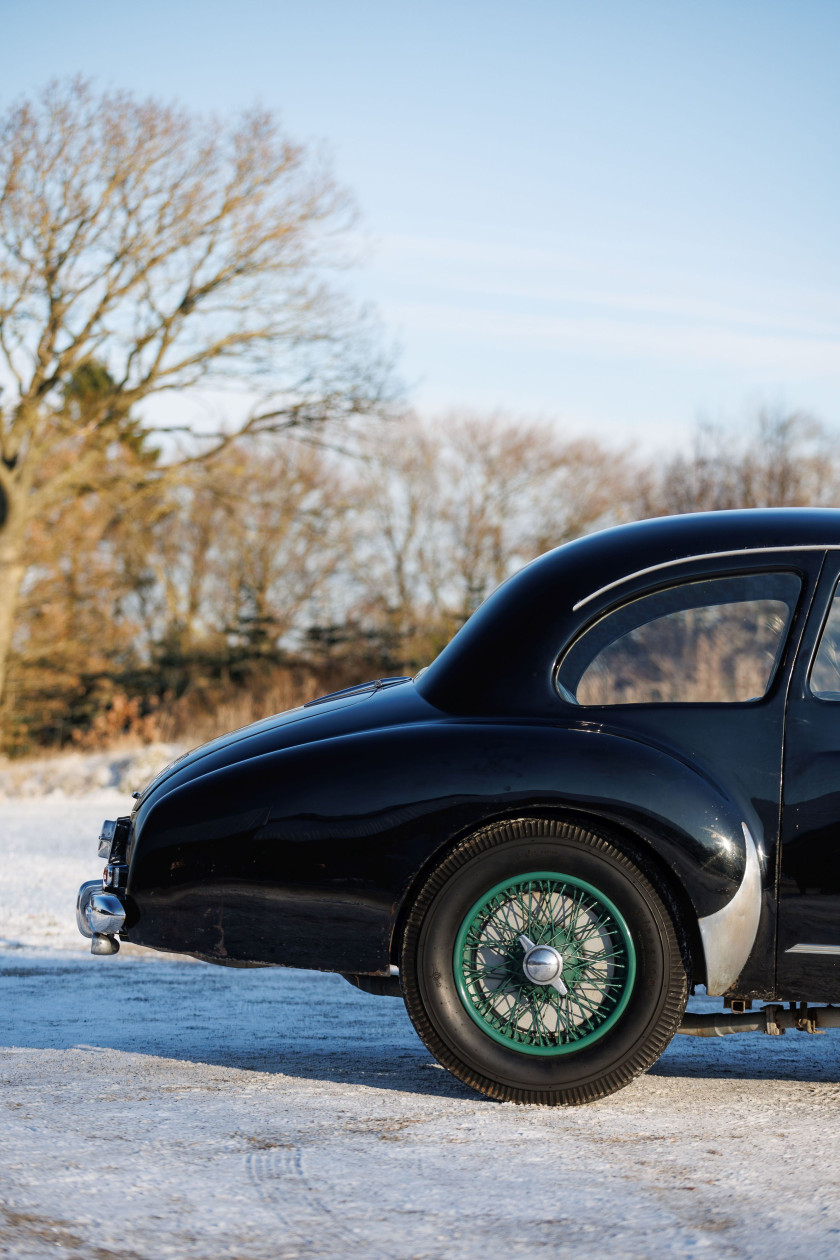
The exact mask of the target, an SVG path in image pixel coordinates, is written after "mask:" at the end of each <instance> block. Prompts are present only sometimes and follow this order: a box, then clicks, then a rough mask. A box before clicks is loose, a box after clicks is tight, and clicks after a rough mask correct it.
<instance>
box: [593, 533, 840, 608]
mask: <svg viewBox="0 0 840 1260" xmlns="http://www.w3.org/2000/svg"><path fill="white" fill-rule="evenodd" d="M787 551H840V543H797V544H796V546H793V547H785V546H784V545H783V544H779V545H778V546H777V547H739V548H738V549H737V550H736V551H706V552H703V553H702V554H701V555H698V556H679V557H678V558H677V559H676V560H661V561H660V562H659V564H651V565H648V567H647V568H646V569H636V571H635V572H634V573H627V574H625V575H624V577H620V578H616V579H615V581H614V582H608V583H607V585H606V586H599V587H598V590H597V591H593V592H592V594H591V595H586V596H584V598H583V599H579V600H578V602H577V603H576V604H573V605H572V612H577V611H578V609H580V608H583V607H585V605H586V604H589V603H591V602H592V600H593V599H597V598H598V596H599V595H606V593H607V591H612V590H615V588H616V587H617V586H623V585H624V583H625V582H632V581H633V578H638V577H644V576H645V574H647V573H656V572H657V571H658V570H659V569H673V568H675V567H676V566H677V565H680V564H691V563H692V561H694V560H726V559H732V558H734V557H735V556H760V555H773V553H774V552H787Z"/></svg>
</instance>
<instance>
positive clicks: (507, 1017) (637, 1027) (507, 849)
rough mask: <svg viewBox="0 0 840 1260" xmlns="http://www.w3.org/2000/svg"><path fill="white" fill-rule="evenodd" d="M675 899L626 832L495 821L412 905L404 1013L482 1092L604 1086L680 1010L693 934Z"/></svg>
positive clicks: (469, 840)
mask: <svg viewBox="0 0 840 1260" xmlns="http://www.w3.org/2000/svg"><path fill="white" fill-rule="evenodd" d="M677 906H678V902H677V900H676V894H675V893H674V891H673V890H672V889H671V887H670V885H669V883H668V875H667V873H665V872H660V871H659V870H658V868H657V867H655V866H654V864H653V863H652V862H651V861H650V859H649V857H648V856H647V855H646V854H645V851H644V850H643V849H642V848H641V846H639V845H637V844H636V842H635V841H634V840H633V839H632V837H628V836H624V835H619V834H616V835H613V834H612V833H611V832H608V831H607V830H606V828H605V829H604V831H603V832H601V831H599V830H596V829H590V828H588V827H583V826H580V825H578V824H576V823H573V822H567V821H565V820H561V819H557V818H533V817H531V818H518V819H513V820H510V821H507V822H501V823H492V824H489V825H488V826H486V827H483V828H481V830H479V831H476V832H475V833H474V834H473V835H470V836H467V837H466V838H464V839H462V840H460V841H458V842H457V843H456V844H455V845H453V846H452V848H451V849H450V850H449V851H448V852H447V853H445V854H444V855H443V856H442V857H441V859H440V861H439V863H438V864H437V866H435V867H434V868H433V869H432V870H430V871H428V872H427V873H426V875H425V876H424V879H423V881H422V883H421V884H419V886H418V887H417V889H416V890H415V892H414V894H413V897H412V900H411V903H410V904H409V906H408V907H407V908H406V916H405V919H404V922H403V925H402V937H401V942H400V945H401V949H400V983H401V985H402V990H403V996H404V997H405V1003H406V1008H407V1010H408V1013H409V1016H410V1017H411V1020H412V1022H413V1024H414V1027H415V1028H416V1029H417V1032H418V1033H419V1034H420V1036H421V1037H422V1039H423V1041H424V1042H425V1044H426V1046H427V1047H428V1048H429V1050H431V1052H432V1054H434V1056H435V1057H436V1058H437V1060H438V1062H439V1063H441V1064H442V1065H443V1066H444V1067H446V1068H448V1069H449V1071H450V1072H452V1073H453V1074H454V1075H455V1076H457V1077H458V1078H459V1079H460V1080H462V1081H464V1082H466V1084H468V1085H469V1086H471V1087H472V1088H473V1089H476V1090H478V1091H479V1093H482V1094H485V1095H487V1097H489V1098H495V1099H498V1100H500V1101H506V1102H518V1103H542V1104H548V1105H551V1106H556V1105H570V1104H571V1105H574V1104H578V1103H586V1102H591V1101H593V1100H594V1099H597V1098H603V1097H605V1096H606V1095H607V1094H611V1093H613V1091H615V1090H617V1089H621V1088H622V1086H624V1085H627V1084H629V1082H630V1081H632V1080H633V1078H634V1077H636V1076H638V1075H639V1074H640V1073H641V1072H645V1071H646V1070H647V1069H648V1068H649V1067H650V1066H651V1065H652V1064H653V1063H654V1062H655V1061H656V1059H658V1057H659V1055H660V1054H661V1053H662V1051H663V1050H664V1049H665V1047H666V1046H667V1045H668V1042H669V1041H670V1040H671V1038H672V1036H673V1035H674V1033H675V1032H676V1030H677V1028H678V1027H679V1024H680V1021H681V1020H682V1016H683V1012H684V1010H685V1004H686V1000H687V998H688V989H689V975H688V969H687V961H686V960H687V959H688V958H689V957H690V945H689V937H688V935H687V930H686V929H684V928H683V927H682V925H681V919H680V912H679V910H678V909H677Z"/></svg>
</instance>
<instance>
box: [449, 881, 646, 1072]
mask: <svg viewBox="0 0 840 1260" xmlns="http://www.w3.org/2000/svg"><path fill="white" fill-rule="evenodd" d="M453 970H454V977H455V984H456V987H457V990H458V993H459V996H460V998H461V1001H462V1003H463V1004H464V1007H465V1008H466V1010H467V1013H468V1014H469V1016H470V1018H471V1019H472V1020H473V1021H474V1022H475V1023H476V1024H477V1025H478V1026H479V1028H481V1029H482V1031H483V1032H485V1033H486V1034H487V1035H488V1036H489V1037H491V1038H492V1039H493V1040H494V1041H497V1042H500V1043H501V1044H502V1045H505V1046H507V1047H508V1048H510V1049H513V1050H517V1051H520V1052H521V1053H523V1054H534V1055H560V1054H568V1053H570V1052H572V1051H576V1050H581V1049H583V1048H584V1046H586V1045H589V1044H590V1043H591V1042H593V1041H595V1040H597V1039H598V1038H600V1037H603V1036H604V1034H605V1033H607V1032H608V1031H609V1030H610V1028H612V1027H613V1025H614V1024H615V1023H616V1022H617V1021H618V1020H619V1019H620V1017H621V1015H622V1013H623V1012H624V1010H625V1008H626V1006H627V1003H628V1002H629V1000H630V995H631V992H632V990H633V983H634V981H635V978H636V952H635V949H634V947H633V941H632V938H631V936H630V931H629V929H628V927H627V924H626V923H625V921H624V918H623V917H622V915H621V912H620V911H619V910H618V909H617V907H616V906H615V905H614V904H613V903H612V901H610V900H609V898H608V897H606V896H605V895H604V894H603V893H601V892H599V891H598V890H597V889H596V888H594V887H592V885H591V884H588V883H585V882H584V881H583V880H581V879H578V878H576V877H574V876H571V875H561V874H558V873H556V872H553V871H534V872H529V873H528V874H525V875H517V876H515V877H513V878H511V879H508V880H505V881H504V882H503V883H501V884H497V885H496V886H495V887H493V888H491V889H490V890H489V892H487V893H486V894H485V895H484V896H483V897H482V898H481V899H480V900H479V901H477V902H476V903H475V905H474V906H473V907H472V908H471V909H470V910H469V911H468V913H467V915H466V916H465V918H464V920H463V923H462V924H461V927H460V930H459V932H458V935H457V938H456V941H455V950H454V955H453Z"/></svg>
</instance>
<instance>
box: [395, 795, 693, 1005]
mask: <svg viewBox="0 0 840 1260" xmlns="http://www.w3.org/2000/svg"><path fill="white" fill-rule="evenodd" d="M529 820H530V821H545V822H554V823H558V824H561V823H562V824H566V825H568V826H572V827H580V828H582V829H584V830H586V831H590V832H594V833H596V834H598V835H601V836H602V837H603V838H604V839H605V840H607V841H609V842H610V843H612V844H614V845H615V846H616V848H618V849H620V850H622V852H624V853H625V854H626V855H627V857H628V858H630V860H631V861H632V862H634V863H635V864H636V865H637V866H638V867H639V869H640V870H641V871H642V873H643V874H644V875H645V876H646V877H647V878H648V879H649V880H650V882H651V883H652V884H653V886H654V887H655V888H656V891H657V892H658V894H659V895H660V897H662V899H663V901H665V903H666V905H667V908H668V910H669V911H670V913H671V915H672V917H673V918H674V921H675V923H676V925H677V927H678V931H679V936H680V948H681V950H682V954H683V960H684V963H685V965H686V970H687V972H688V975H689V979H690V983H692V984H704V983H705V979H706V962H705V954H704V952H703V942H702V939H701V937H700V928H699V924H698V917H697V912H696V910H695V909H694V906H693V905H692V902H691V897H690V895H689V892H688V890H687V889H686V887H685V885H684V884H683V882H682V880H681V879H680V878H679V876H678V875H677V873H676V872H675V871H674V870H673V869H672V868H671V867H669V866H668V864H667V863H666V862H665V860H664V859H663V858H662V857H661V855H660V854H659V853H658V852H657V850H656V847H655V843H654V842H653V841H652V840H651V838H650V837H649V836H646V835H642V834H640V833H639V832H637V831H635V830H633V829H632V828H631V827H629V826H627V825H622V824H621V823H616V822H615V821H614V820H613V819H605V818H604V817H603V816H602V815H600V814H597V813H589V812H587V811H585V810H580V809H571V808H565V807H559V808H558V806H557V804H556V803H554V804H545V805H541V804H540V803H538V802H535V803H534V804H533V805H530V806H528V807H527V808H526V809H522V808H521V807H520V808H519V809H517V810H515V811H513V810H511V811H507V812H504V813H501V814H498V815H494V816H491V817H487V818H485V819H484V820H482V822H481V823H480V824H478V825H476V824H472V825H471V826H468V827H462V828H460V829H459V830H458V831H456V832H454V833H452V834H451V835H449V836H447V838H446V839H444V840H442V841H441V843H440V844H439V845H437V846H436V848H435V849H434V851H433V852H432V853H431V854H430V855H429V856H428V858H426V860H425V861H424V862H423V864H422V866H421V867H420V868H419V869H418V871H417V872H416V873H415V875H414V877H413V878H412V881H411V883H410V885H409V887H408V888H407V890H406V892H405V894H404V895H403V897H402V899H401V901H400V904H399V908H398V910H397V913H396V914H395V916H394V921H393V926H392V931H391V942H390V954H389V956H390V961H391V962H392V963H394V964H398V963H399V958H400V953H401V950H402V941H403V935H404V932H405V927H406V923H407V921H408V917H409V915H410V913H411V910H412V907H413V906H414V903H415V902H416V900H417V897H418V895H419V893H420V891H421V889H422V888H423V887H424V886H425V884H426V881H427V880H428V879H429V876H430V875H431V874H432V872H433V871H434V869H435V867H437V866H439V865H440V864H441V863H443V862H444V861H445V860H446V858H447V857H448V855H449V854H450V853H451V852H452V851H453V850H454V849H455V848H457V846H458V845H459V844H461V843H462V841H464V840H467V839H471V838H473V837H476V838H477V837H479V836H481V835H483V834H484V833H489V832H493V833H495V832H496V830H497V828H498V827H500V826H503V825H504V824H506V823H508V824H513V823H517V822H525V821H529Z"/></svg>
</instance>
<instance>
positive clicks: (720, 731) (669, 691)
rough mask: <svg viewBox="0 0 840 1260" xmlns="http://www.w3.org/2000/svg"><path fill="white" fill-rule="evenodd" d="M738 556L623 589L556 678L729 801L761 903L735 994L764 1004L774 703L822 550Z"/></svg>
mask: <svg viewBox="0 0 840 1260" xmlns="http://www.w3.org/2000/svg"><path fill="white" fill-rule="evenodd" d="M745 558H746V557H745V556H744V555H736V556H728V557H720V558H719V559H716V560H715V561H714V563H713V564H710V563H709V561H708V560H706V561H705V562H704V563H703V564H702V565H690V564H687V565H686V567H685V569H684V570H683V571H682V572H681V573H680V575H679V577H671V578H670V580H669V582H668V583H667V584H664V583H663V582H662V579H661V577H660V581H659V583H658V584H652V585H651V586H648V587H647V588H646V589H645V588H642V589H637V590H636V591H634V592H632V594H630V593H628V594H627V595H625V596H624V599H623V600H622V601H620V602H619V603H617V604H616V605H614V606H613V607H612V608H610V609H608V610H607V611H606V612H605V613H603V614H602V615H601V616H600V617H599V618H598V619H597V620H596V621H595V622H594V623H593V624H592V625H591V626H590V627H589V628H588V629H587V630H585V631H584V633H583V634H582V635H581V636H580V638H579V639H578V640H577V641H576V642H575V643H574V644H573V646H572V647H571V649H570V650H569V651H568V652H567V654H566V655H565V656H564V658H563V660H562V661H561V663H560V666H559V669H558V674H557V683H558V689H559V690H560V692H561V694H562V695H564V698H566V699H567V700H568V701H570V702H574V703H575V704H577V705H579V706H580V707H581V709H582V711H583V712H584V713H585V715H586V717H587V718H588V719H589V720H590V721H594V722H597V723H598V724H599V726H600V728H601V729H605V730H610V729H612V730H617V731H619V732H621V733H626V734H630V735H635V736H637V737H639V736H641V737H642V738H645V739H648V740H653V741H655V742H656V743H658V744H659V745H660V746H664V747H666V748H668V749H670V750H671V751H672V752H673V754H674V755H676V756H678V757H680V758H682V759H685V760H688V761H689V763H690V764H692V765H693V766H695V767H696V769H697V770H698V771H699V772H700V773H701V774H704V775H707V776H708V777H710V778H711V779H712V780H714V781H715V782H716V783H718V784H719V785H720V786H721V787H723V789H724V790H725V791H726V792H727V794H728V795H729V796H730V797H731V799H733V800H735V801H738V802H740V804H741V807H742V809H743V811H744V813H743V817H744V819H745V820H748V822H749V826H750V828H751V830H752V832H753V833H754V835H755V839H756V842H757V843H758V845H759V848H760V852H761V854H762V870H763V885H764V897H763V910H762V915H761V922H760V925H759V930H758V935H757V939H756V942H755V946H754V949H753V951H752V954H751V957H750V960H749V961H748V963H747V965H746V967H745V969H744V971H743V972H742V975H741V977H740V979H739V982H738V993H739V995H742V996H756V997H759V996H762V997H770V996H771V995H772V993H773V986H774V983H775V949H774V946H775V940H776V873H777V846H778V840H779V820H780V810H781V780H782V767H783V735H784V720H785V707H786V702H787V692H788V684H789V680H790V674H791V666H792V664H793V661H794V659H795V658H796V647H797V644H798V642H799V639H800V636H801V633H802V629H803V627H804V625H805V624H807V622H806V618H807V610H808V607H809V604H810V601H811V597H812V595H813V592H814V587H815V585H816V582H817V579H818V575H819V573H820V568H821V565H822V562H823V552H822V550H821V549H815V550H813V551H812V550H802V551H798V552H793V553H792V552H785V551H782V550H780V551H779V552H777V553H769V554H764V555H761V556H750V557H749V560H748V564H749V567H746V568H745ZM750 562H751V563H750ZM657 576H658V575H657ZM648 581H650V579H648ZM654 583H655V579H654ZM838 713H840V710H838ZM838 747H839V748H840V743H839V744H838Z"/></svg>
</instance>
